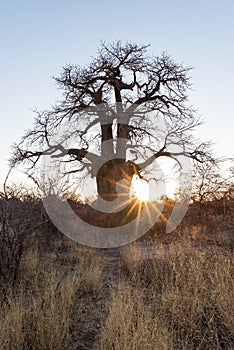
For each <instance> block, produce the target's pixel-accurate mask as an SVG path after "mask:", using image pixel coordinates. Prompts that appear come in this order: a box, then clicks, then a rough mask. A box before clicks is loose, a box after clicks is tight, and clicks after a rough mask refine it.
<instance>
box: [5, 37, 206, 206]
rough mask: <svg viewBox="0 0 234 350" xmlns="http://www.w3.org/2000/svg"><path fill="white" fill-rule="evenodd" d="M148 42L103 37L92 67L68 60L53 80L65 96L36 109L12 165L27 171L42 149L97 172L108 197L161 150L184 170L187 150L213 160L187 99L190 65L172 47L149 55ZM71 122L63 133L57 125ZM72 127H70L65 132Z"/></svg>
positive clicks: (73, 170)
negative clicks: (172, 52)
mask: <svg viewBox="0 0 234 350" xmlns="http://www.w3.org/2000/svg"><path fill="white" fill-rule="evenodd" d="M148 51H149V45H138V44H134V43H129V42H127V43H122V42H120V41H117V42H114V43H112V44H106V43H104V42H102V43H101V45H100V49H99V50H98V53H97V56H96V57H95V58H92V60H91V62H90V63H89V64H88V65H86V66H83V67H81V66H79V65H67V66H65V67H64V68H63V70H62V73H61V75H60V76H59V77H57V78H55V81H56V83H57V85H58V87H59V89H61V90H62V91H63V97H62V99H61V101H60V102H59V103H57V104H56V105H55V106H54V107H53V108H52V109H51V110H49V111H42V112H41V111H36V118H35V124H34V126H33V128H32V129H31V130H28V131H27V132H26V134H25V135H24V137H23V138H22V140H21V142H20V143H19V144H17V145H15V147H14V155H13V157H12V164H14V165H15V164H19V163H21V164H22V163H23V164H24V165H25V166H26V171H27V174H28V175H29V176H34V177H35V169H36V167H37V165H38V164H39V160H40V158H41V157H42V156H46V155H48V156H50V157H53V158H54V159H57V160H59V159H60V160H61V159H63V160H65V162H66V164H68V165H69V166H67V167H66V169H65V173H66V174H67V175H68V176H69V174H73V175H74V174H77V173H80V174H81V173H82V174H86V175H87V174H91V176H94V177H96V183H97V191H98V193H99V195H100V196H101V197H102V198H104V199H106V200H109V201H111V200H113V199H115V198H116V183H117V182H118V181H120V180H121V179H127V180H129V182H130V183H131V180H132V177H133V175H134V174H137V175H138V176H142V174H143V172H144V170H146V169H147V168H148V167H150V166H151V167H154V166H155V165H154V164H155V161H156V160H157V159H158V158H161V157H167V158H171V159H173V160H174V161H175V164H176V165H177V167H178V169H181V158H180V157H181V156H183V157H187V158H189V159H191V160H193V161H195V162H200V163H202V162H205V161H207V160H209V161H210V160H212V157H211V155H210V152H209V143H208V142H207V143H204V142H199V141H198V140H196V139H195V138H194V136H193V131H194V129H195V128H196V126H198V125H199V124H200V122H201V121H200V118H199V117H197V112H196V110H195V109H194V108H193V107H192V106H191V105H190V103H189V97H188V93H189V89H190V88H191V85H190V78H189V73H190V70H191V68H190V67H187V66H184V64H180V63H179V64H178V63H176V62H174V60H173V59H172V57H170V56H169V55H168V54H166V53H162V54H161V55H159V56H155V55H152V54H149V52H148ZM62 125H66V126H69V128H70V129H69V128H68V129H66V130H70V134H71V135H72V137H73V143H72V147H71V146H67V147H66V145H67V144H66V142H62V141H61V140H63V141H64V140H66V139H67V138H68V135H67V134H66V136H64V138H63V139H58V137H57V135H58V133H59V128H61V126H62ZM67 133H68V131H67Z"/></svg>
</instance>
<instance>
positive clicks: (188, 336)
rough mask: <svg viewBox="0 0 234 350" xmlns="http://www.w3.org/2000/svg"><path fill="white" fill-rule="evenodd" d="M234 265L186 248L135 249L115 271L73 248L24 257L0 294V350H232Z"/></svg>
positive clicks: (227, 256)
mask: <svg viewBox="0 0 234 350" xmlns="http://www.w3.org/2000/svg"><path fill="white" fill-rule="evenodd" d="M194 231H196V229H194ZM195 234H196V232H195V233H194V232H193V235H195ZM233 260H234V258H233V255H231V253H230V250H227V251H226V252H225V251H224V249H223V247H221V248H220V247H219V245H217V246H213V247H212V249H208V248H207V249H203V250H199V249H197V248H195V247H194V246H192V245H191V244H190V240H183V241H181V242H180V243H178V244H177V245H171V246H170V247H164V246H161V247H157V249H155V250H152V249H151V250H150V246H148V247H147V246H146V247H145V248H144V250H143V249H141V248H139V245H137V244H136V243H134V244H132V245H129V246H127V247H125V248H122V249H121V258H120V260H118V259H116V261H114V260H113V259H112V260H111V263H110V261H109V260H107V259H106V258H105V257H104V255H103V252H102V253H100V252H97V251H95V250H93V249H87V248H84V247H81V246H78V245H76V244H75V243H73V242H71V241H65V242H61V241H56V242H55V243H54V249H53V250H45V251H43V250H41V249H35V248H33V249H28V250H27V251H25V254H24V257H23V260H22V264H21V270H20V280H19V283H18V285H16V287H15V289H7V288H6V289H5V290H4V289H3V291H4V293H3V294H2V298H1V307H0V309H1V310H0V322H1V333H0V349H2V350H15V349H16V350H18V349H26V350H27V349H31V350H34V349H35V350H37V349H38V350H39V349H40V350H42V349H48V350H50V349H56V350H59V349H60V350H65V349H66V350H73V349H79V350H85V349H93V350H125V349H126V350H147V349H149V350H151V349H153V350H157V349H158V350H164V349H165V350H167V349H168V350H197V349H199V350H213V349H217V350H218V349H220V350H221V349H227V350H231V349H233V348H234V310H233V300H234V286H233V275H234V267H233Z"/></svg>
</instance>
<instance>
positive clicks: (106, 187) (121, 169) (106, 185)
mask: <svg viewBox="0 0 234 350" xmlns="http://www.w3.org/2000/svg"><path fill="white" fill-rule="evenodd" d="M138 172H139V167H138V166H137V165H136V164H135V163H134V162H132V161H127V162H126V161H125V159H122V158H117V159H112V160H110V161H108V162H107V163H105V164H104V165H103V166H102V167H101V168H100V169H99V171H98V174H97V190H98V193H99V195H100V196H101V197H102V198H103V199H105V200H106V201H113V200H115V199H116V198H117V197H118V194H117V191H116V186H117V184H118V182H119V181H121V180H127V181H126V185H125V186H124V188H123V192H124V193H126V195H129V191H130V187H131V181H132V177H133V175H134V174H138Z"/></svg>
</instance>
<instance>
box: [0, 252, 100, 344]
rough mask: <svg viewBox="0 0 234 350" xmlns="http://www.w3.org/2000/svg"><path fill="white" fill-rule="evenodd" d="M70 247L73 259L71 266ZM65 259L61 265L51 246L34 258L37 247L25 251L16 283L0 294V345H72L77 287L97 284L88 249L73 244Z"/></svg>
mask: <svg viewBox="0 0 234 350" xmlns="http://www.w3.org/2000/svg"><path fill="white" fill-rule="evenodd" d="M75 253H76V263H75V264H73V266H72V268H71V263H69V262H70V259H71V260H72V261H73V263H74V260H75V256H74V254H75ZM66 260H67V263H66V264H64V265H63V264H62V263H61V261H60V262H59V260H58V257H56V254H54V253H53V252H52V253H51V254H48V255H47V256H46V258H45V259H44V260H42V259H39V256H38V251H37V250H29V251H27V252H26V254H25V256H24V260H23V261H22V264H21V281H20V283H19V285H18V286H17V287H16V289H14V290H13V289H8V290H5V293H4V295H2V301H1V314H0V322H1V333H0V349H2V350H14V349H16V350H17V349H35V350H37V349H38V350H42V349H48V350H50V349H56V350H59V349H61V350H64V349H70V348H72V338H71V332H70V329H71V327H72V325H73V322H74V320H73V319H72V315H73V310H74V304H75V302H76V299H77V293H79V295H81V294H82V295H84V294H89V293H93V292H94V291H97V290H98V289H99V288H100V286H101V284H102V281H101V266H100V261H99V259H98V257H96V256H95V254H94V253H93V252H87V251H86V252H84V251H83V250H82V249H78V248H75V249H74V250H73V251H72V250H71V252H70V254H67V259H66ZM63 262H64V261H63ZM83 309H84V305H82V303H81V304H80V305H78V306H76V318H77V319H78V320H81V319H82V315H79V312H80V314H82V313H83Z"/></svg>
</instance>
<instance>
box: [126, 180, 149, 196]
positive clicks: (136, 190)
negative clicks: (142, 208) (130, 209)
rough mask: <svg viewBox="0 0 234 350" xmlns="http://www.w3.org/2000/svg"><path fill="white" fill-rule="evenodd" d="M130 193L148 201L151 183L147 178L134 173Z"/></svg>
mask: <svg viewBox="0 0 234 350" xmlns="http://www.w3.org/2000/svg"><path fill="white" fill-rule="evenodd" d="M130 195H132V196H134V197H136V198H137V199H138V200H139V201H147V200H148V199H149V184H148V182H147V181H146V180H144V179H141V178H140V177H139V176H137V175H134V176H133V178H132V190H131V191H130Z"/></svg>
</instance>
